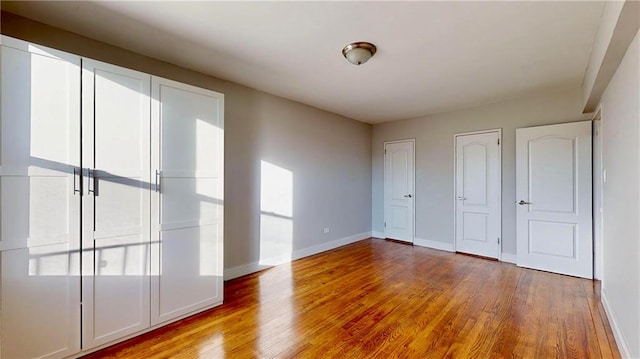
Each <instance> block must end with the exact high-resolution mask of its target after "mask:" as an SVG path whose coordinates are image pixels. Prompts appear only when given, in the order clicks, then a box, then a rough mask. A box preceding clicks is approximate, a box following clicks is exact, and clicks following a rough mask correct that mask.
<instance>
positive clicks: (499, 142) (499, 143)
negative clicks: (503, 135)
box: [498, 138, 500, 146]
mask: <svg viewBox="0 0 640 359" xmlns="http://www.w3.org/2000/svg"><path fill="white" fill-rule="evenodd" d="M498 146H500V139H499V138H498Z"/></svg>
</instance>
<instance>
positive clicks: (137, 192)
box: [82, 60, 151, 348]
mask: <svg viewBox="0 0 640 359" xmlns="http://www.w3.org/2000/svg"><path fill="white" fill-rule="evenodd" d="M82 67H83V69H82V71H83V73H82V89H83V94H82V99H83V117H82V119H83V128H82V130H83V143H82V146H83V158H82V161H83V164H84V166H85V167H87V168H88V170H87V171H86V176H85V177H86V178H87V181H86V183H85V187H86V188H85V196H84V206H83V218H82V226H83V253H84V255H83V288H82V295H83V326H82V327H83V347H85V348H90V347H94V346H97V345H100V344H103V343H107V342H109V341H112V340H115V339H118V338H121V337H123V336H125V335H128V334H131V333H135V332H138V331H140V330H142V329H144V328H147V327H149V323H150V314H149V301H150V298H149V291H150V288H149V286H150V280H149V268H150V267H149V266H150V264H149V250H150V248H149V245H150V243H149V240H150V226H149V224H150V212H149V210H150V200H151V199H150V161H151V154H150V148H151V147H150V135H149V134H150V131H151V114H150V111H151V100H150V86H151V78H150V76H149V75H147V74H143V73H140V72H136V71H132V70H128V69H124V68H121V67H118V66H113V65H109V64H105V63H101V62H97V61H92V60H83V66H82Z"/></svg>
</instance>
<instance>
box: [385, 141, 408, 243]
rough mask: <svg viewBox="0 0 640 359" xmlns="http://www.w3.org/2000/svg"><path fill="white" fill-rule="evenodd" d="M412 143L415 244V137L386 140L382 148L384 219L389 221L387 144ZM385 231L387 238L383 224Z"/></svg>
mask: <svg viewBox="0 0 640 359" xmlns="http://www.w3.org/2000/svg"><path fill="white" fill-rule="evenodd" d="M405 142H407V143H411V146H412V147H413V162H412V163H411V165H412V166H413V191H412V192H413V201H411V216H412V217H413V221H412V222H413V223H412V227H413V228H411V242H409V243H411V244H414V242H415V240H416V139H415V138H405V139H399V140H393V141H384V143H383V150H382V163H383V166H382V220H383V221H384V222H386V221H387V203H386V190H387V189H386V183H387V179H386V177H387V154H386V151H387V145H388V144H394V143H405ZM382 228H383V233H384V236H385V239H386V238H387V227H386V226H383V227H382Z"/></svg>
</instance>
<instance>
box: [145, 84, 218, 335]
mask: <svg viewBox="0 0 640 359" xmlns="http://www.w3.org/2000/svg"><path fill="white" fill-rule="evenodd" d="M152 92H153V107H152V119H153V130H152V134H153V135H152V158H153V160H152V169H154V171H155V174H156V178H155V184H156V186H155V192H154V195H153V202H152V203H153V206H152V226H153V229H152V243H153V245H152V256H151V258H152V269H151V271H152V272H151V273H152V280H151V283H152V293H153V295H152V296H151V321H152V324H157V323H161V322H164V321H168V320H171V319H174V318H176V317H180V316H183V315H185V314H188V313H192V312H195V311H198V310H202V309H204V308H208V307H211V306H213V305H215V304H220V303H222V296H223V278H222V268H223V267H222V256H223V251H222V243H223V242H222V233H223V228H222V225H223V208H224V202H223V158H224V156H223V149H224V122H223V114H224V97H223V95H222V94H220V93H217V92H213V91H209V90H204V89H200V88H196V87H193V86H189V85H185V84H181V83H178V82H174V81H170V80H166V79H161V78H156V77H154V78H153V80H152Z"/></svg>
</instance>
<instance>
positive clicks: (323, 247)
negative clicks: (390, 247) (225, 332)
mask: <svg viewBox="0 0 640 359" xmlns="http://www.w3.org/2000/svg"><path fill="white" fill-rule="evenodd" d="M367 238H371V232H363V233H359V234H354V235H353V236H348V237H344V238H340V239H336V240H334V241H331V242H326V243H322V244H318V245H315V246H311V247H308V248H302V249H298V250H295V251H293V253H292V254H291V258H290V259H285V258H284V257H279V258H275V259H273V260H267V261H265V262H268V263H274V264H272V265H265V264H260V262H252V263H249V264H244V265H241V266H237V267H233V268H227V269H225V270H224V280H230V279H235V278H239V277H242V276H245V275H247V274H251V273H255V272H259V271H261V270H264V269H267V268H272V267H275V266H276V264H275V263H277V264H282V263H287V262H291V261H294V260H296V259H300V258H304V257H309V256H312V255H314V254H318V253H322V252H326V251H328V250H331V249H335V248H338V247H342V246H346V245H347V244H351V243H355V242H358V241H361V240H364V239H367Z"/></svg>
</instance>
